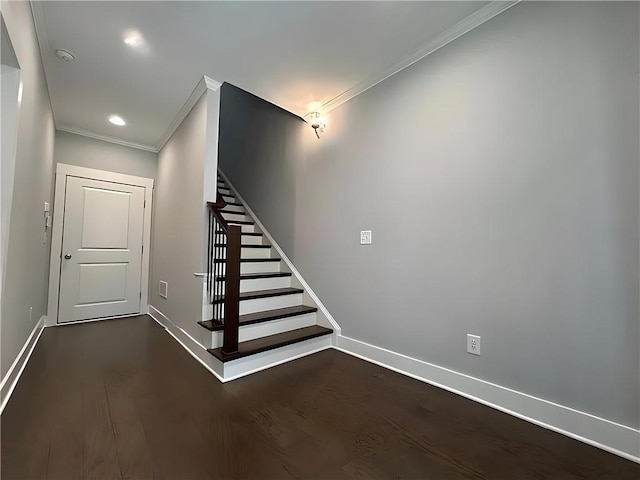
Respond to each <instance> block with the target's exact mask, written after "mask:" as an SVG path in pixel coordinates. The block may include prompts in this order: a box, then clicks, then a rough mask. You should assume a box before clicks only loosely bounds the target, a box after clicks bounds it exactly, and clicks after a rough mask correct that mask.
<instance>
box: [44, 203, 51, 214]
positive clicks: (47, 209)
mask: <svg viewBox="0 0 640 480" xmlns="http://www.w3.org/2000/svg"><path fill="white" fill-rule="evenodd" d="M49 212H50V210H49V202H44V213H49Z"/></svg>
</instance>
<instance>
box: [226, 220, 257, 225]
mask: <svg viewBox="0 0 640 480" xmlns="http://www.w3.org/2000/svg"><path fill="white" fill-rule="evenodd" d="M227 223H228V224H229V225H234V224H237V225H255V222H251V221H249V220H227Z"/></svg>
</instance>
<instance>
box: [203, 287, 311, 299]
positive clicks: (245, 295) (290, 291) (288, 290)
mask: <svg viewBox="0 0 640 480" xmlns="http://www.w3.org/2000/svg"><path fill="white" fill-rule="evenodd" d="M303 291H304V290H302V289H301V288H292V287H285V288H272V289H270V290H255V291H253V292H242V293H240V301H243V300H253V299H256V298H266V297H280V296H282V295H294V294H297V293H302V292H303ZM223 301H224V295H218V296H216V297H215V298H214V299H213V303H220V302H223Z"/></svg>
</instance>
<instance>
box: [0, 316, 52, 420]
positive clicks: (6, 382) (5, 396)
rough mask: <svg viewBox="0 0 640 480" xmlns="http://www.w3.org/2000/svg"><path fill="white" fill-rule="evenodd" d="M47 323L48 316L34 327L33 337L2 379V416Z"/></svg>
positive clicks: (0, 397)
mask: <svg viewBox="0 0 640 480" xmlns="http://www.w3.org/2000/svg"><path fill="white" fill-rule="evenodd" d="M45 322H46V316H44V315H43V316H42V317H40V320H38V323H36V326H35V327H33V330H32V332H31V335H29V338H28V339H27V341H26V342H25V344H24V346H23V347H22V350H20V353H19V354H18V356H17V357H16V359H15V360H14V362H13V365H11V368H9V370H8V371H7V373H6V375H5V376H4V378H3V379H2V383H1V384H0V402H1V403H0V414H2V412H3V411H4V407H5V406H6V405H7V402H8V401H9V398H10V397H11V394H12V393H13V390H14V389H15V388H16V385H17V384H18V380H20V375H22V372H23V371H24V368H25V367H26V366H27V362H28V361H29V357H31V353H32V352H33V349H34V348H35V346H36V344H37V343H38V340H39V339H40V335H42V332H43V330H44V324H45Z"/></svg>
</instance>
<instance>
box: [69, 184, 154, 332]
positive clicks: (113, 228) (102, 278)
mask: <svg viewBox="0 0 640 480" xmlns="http://www.w3.org/2000/svg"><path fill="white" fill-rule="evenodd" d="M66 178H67V181H66V195H65V202H64V226H63V230H62V258H61V266H60V297H59V302H58V322H71V321H76V320H86V319H93V318H101V317H111V316H117V315H127V314H135V313H139V312H140V296H141V294H140V291H141V290H140V280H141V273H142V240H143V219H144V196H145V189H144V188H143V187H136V186H132V185H123V184H119V183H112V182H105V181H101V180H90V179H87V178H80V177H72V176H67V177H66Z"/></svg>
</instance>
